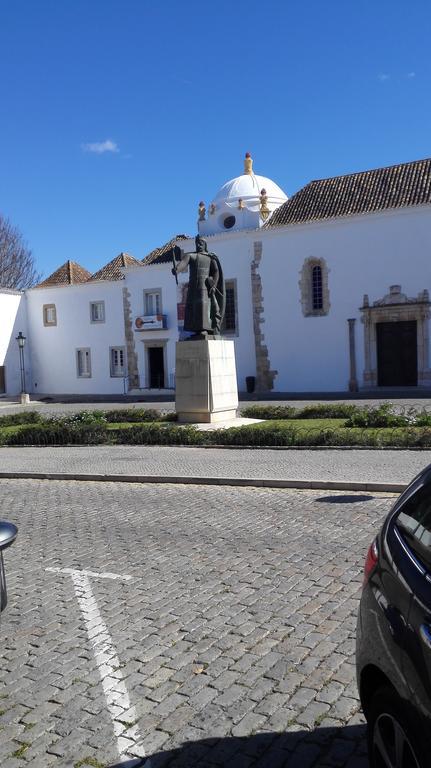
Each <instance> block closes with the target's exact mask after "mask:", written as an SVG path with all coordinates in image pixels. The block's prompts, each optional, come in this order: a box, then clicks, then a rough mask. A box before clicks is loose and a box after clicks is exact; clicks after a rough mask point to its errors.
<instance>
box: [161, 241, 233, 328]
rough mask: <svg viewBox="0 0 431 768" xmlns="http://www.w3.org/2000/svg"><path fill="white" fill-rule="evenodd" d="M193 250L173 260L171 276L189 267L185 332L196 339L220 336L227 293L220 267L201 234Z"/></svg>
mask: <svg viewBox="0 0 431 768" xmlns="http://www.w3.org/2000/svg"><path fill="white" fill-rule="evenodd" d="M195 244H196V251H192V252H190V253H182V251H180V253H181V259H180V261H178V262H177V261H176V260H175V258H174V267H173V269H172V274H173V275H175V277H176V275H177V272H184V271H185V270H186V269H187V267H188V268H189V287H188V291H187V301H186V308H185V314H184V330H185V331H192V332H193V333H194V334H195V335H196V336H198V337H201V338H202V336H203V337H205V336H208V335H212V336H220V328H221V324H222V322H223V317H224V310H225V304H226V293H225V286H224V279H223V271H222V268H221V264H220V262H219V260H218V258H217V256H216V254H215V253H210V252H209V251H208V250H207V244H206V241H205V240H204V239H203V237H201V236H200V235H197V237H196V238H195Z"/></svg>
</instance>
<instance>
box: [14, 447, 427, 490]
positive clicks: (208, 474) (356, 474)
mask: <svg viewBox="0 0 431 768" xmlns="http://www.w3.org/2000/svg"><path fill="white" fill-rule="evenodd" d="M430 463H431V451H429V450H428V451H425V450H423V451H422V450H421V451H405V450H355V449H338V450H337V449H329V448H326V449H318V450H307V449H302V450H295V449H282V450H276V449H273V448H258V449H243V448H235V449H229V448H190V447H172V446H171V447H168V446H145V445H137V446H134V445H130V446H128V445H118V446H109V445H101V446H97V447H94V446H69V447H56V448H31V447H20V448H6V447H1V448H0V472H39V473H43V472H48V473H50V472H53V473H71V474H73V473H75V474H81V473H83V474H89V473H90V474H102V475H106V474H108V475H146V476H148V475H150V476H153V477H154V476H156V477H162V476H163V477H175V478H178V477H194V478H197V477H204V478H213V479H214V478H231V479H233V480H235V479H254V480H256V479H263V480H286V479H287V480H309V481H328V480H330V481H342V482H346V481H347V482H353V483H354V482H362V483H372V482H378V483H408V482H410V480H412V479H413V477H414V476H415V475H416V474H417V473H418V472H420V470H422V469H423V468H424V467H426V466H427V465H428V464H430Z"/></svg>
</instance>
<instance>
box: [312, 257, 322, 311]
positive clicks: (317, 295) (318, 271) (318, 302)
mask: <svg viewBox="0 0 431 768" xmlns="http://www.w3.org/2000/svg"><path fill="white" fill-rule="evenodd" d="M311 282H312V286H311V287H312V303H313V310H316V309H323V283H322V267H320V266H318V265H316V266H314V267H313V269H312V273H311Z"/></svg>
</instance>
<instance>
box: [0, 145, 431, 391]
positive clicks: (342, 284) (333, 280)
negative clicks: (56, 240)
mask: <svg viewBox="0 0 431 768" xmlns="http://www.w3.org/2000/svg"><path fill="white" fill-rule="evenodd" d="M198 216H199V219H198V224H197V229H198V231H199V233H200V234H202V235H203V236H205V238H206V239H207V243H208V249H209V250H210V251H214V252H215V253H217V255H218V257H219V259H220V261H221V263H222V265H223V270H224V275H225V281H226V288H227V310H226V317H225V325H224V335H225V336H226V337H228V338H232V339H233V340H234V342H235V353H236V362H237V372H238V383H239V388H240V390H242V391H243V390H245V380H246V377H253V378H254V380H255V387H256V390H257V391H258V392H261V393H264V392H287V393H289V392H290V393H299V392H345V391H348V390H350V391H356V390H378V389H379V388H385V389H386V388H387V387H395V388H396V387H399V388H405V387H413V388H414V387H417V388H424V387H430V386H431V370H430V334H429V315H430V301H429V293H428V292H429V289H430V282H431V281H430V266H429V263H430V258H429V255H430V252H431V161H430V160H421V161H416V162H413V163H405V164H401V165H398V166H392V167H390V168H381V169H376V170H371V171H365V172H362V173H357V174H351V175H348V176H341V177H334V178H330V179H322V180H317V181H313V182H310V184H308V185H306V186H305V187H304V188H303V189H301V190H299V191H298V192H297V193H296V194H294V195H293V196H292V197H291V198H290V199H288V198H287V196H286V195H285V194H284V192H283V191H282V190H281V189H280V187H279V186H278V185H277V184H275V183H274V182H272V181H271V180H270V179H267V178H265V177H262V176H258V175H256V174H254V172H253V168H252V161H251V158H250V157H249V156H247V157H246V161H245V166H244V173H243V174H241V175H240V176H239V177H236V178H235V179H232V180H231V181H229V182H227V183H226V184H225V185H223V187H222V188H221V189H220V190H219V192H218V193H217V194H216V195H215V197H214V198H213V200H212V201H211V203H210V204H209V205H208V206H206V205H205V203H204V202H203V201H201V203H200V204H199V211H198ZM175 246H179V247H180V248H181V249H182V250H184V251H188V250H194V238H191V237H187V236H185V235H179V236H177V237H176V238H173V239H172V240H170V241H169V242H168V243H166V245H164V246H163V247H162V248H159V249H156V250H155V251H153V252H152V253H150V254H148V256H146V257H145V258H144V259H143V260H142V261H138V260H137V259H135V258H133V257H132V256H129V255H128V254H120V255H119V256H118V257H116V258H115V259H113V260H112V261H111V262H110V263H109V264H107V265H105V267H103V268H102V269H101V270H99V271H98V272H96V273H95V274H93V275H90V273H89V272H87V270H85V268H83V267H81V266H80V265H77V264H74V263H73V262H67V263H66V264H65V265H63V266H62V267H60V268H59V269H58V270H56V272H55V273H53V275H51V276H50V277H49V278H47V279H46V280H45V281H43V282H42V283H41V284H40V285H39V286H37V287H35V288H32V289H30V290H27V291H25V292H23V293H21V294H20V293H14V292H10V291H2V290H1V289H0V321H1V325H0V393H1V391H2V390H3V392H5V393H6V394H10V395H13V394H17V393H18V392H19V391H20V367H19V357H18V346H17V342H16V336H17V334H18V332H19V331H22V332H23V333H24V334H25V336H26V339H27V341H26V348H25V367H26V371H25V374H26V386H27V390H28V391H29V392H30V393H38V394H41V395H42V394H45V395H67V394H73V395H121V394H125V393H126V394H127V393H139V392H142V393H144V392H146V391H160V390H166V389H173V388H174V386H175V343H176V342H177V340H178V339H179V338H181V337H183V336H184V332H183V330H182V321H183V313H184V304H185V297H186V290H187V282H186V281H187V276H184V275H179V276H178V278H179V285H178V286H177V285H176V282H175V279H174V277H173V275H172V273H171V268H172V258H173V256H174V249H175ZM177 253H178V251H177Z"/></svg>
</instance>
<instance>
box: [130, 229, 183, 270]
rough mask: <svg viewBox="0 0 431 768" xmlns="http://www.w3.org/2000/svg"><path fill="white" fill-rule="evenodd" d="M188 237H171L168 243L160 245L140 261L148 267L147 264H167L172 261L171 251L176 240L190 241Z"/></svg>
mask: <svg viewBox="0 0 431 768" xmlns="http://www.w3.org/2000/svg"><path fill="white" fill-rule="evenodd" d="M190 239H191V238H190V236H189V235H177V236H176V237H173V238H172V239H171V240H169V242H167V243H165V245H162V246H161V247H160V248H155V249H154V251H151V253H149V254H148V256H145V258H144V259H142V264H143V265H144V266H146V267H147V266H148V265H149V264H167V263H168V262H171V261H172V251H173V249H174V247H175V243H176V241H177V240H190Z"/></svg>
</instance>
